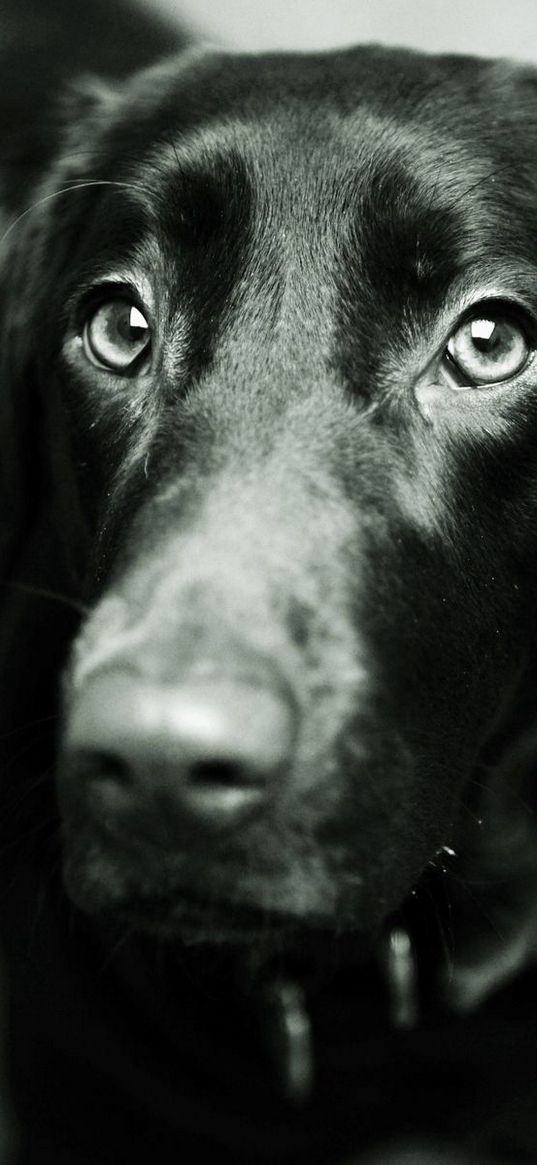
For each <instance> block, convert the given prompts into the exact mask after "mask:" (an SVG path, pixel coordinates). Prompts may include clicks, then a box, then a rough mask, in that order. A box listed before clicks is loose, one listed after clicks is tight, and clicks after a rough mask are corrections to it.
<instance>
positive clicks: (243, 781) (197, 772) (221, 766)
mask: <svg viewBox="0 0 537 1165" xmlns="http://www.w3.org/2000/svg"><path fill="white" fill-rule="evenodd" d="M189 778H190V783H191V784H192V785H193V786H206V787H207V786H213V787H214V788H222V789H241V788H248V787H250V786H255V785H257V784H258V783H259V781H260V779H261V774H257V773H256V772H255V771H254V770H253V769H252V767H251V766H250V767H246V765H242V764H240V763H239V762H237V761H235V762H233V761H221V760H216V759H215V760H199V761H194V762H192V763H191V764H190V766H189Z"/></svg>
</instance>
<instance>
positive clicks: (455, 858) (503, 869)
mask: <svg viewBox="0 0 537 1165" xmlns="http://www.w3.org/2000/svg"><path fill="white" fill-rule="evenodd" d="M530 690H532V689H531V688H530ZM536 754H537V731H536V729H535V727H534V725H533V724H532V725H531V726H530V727H528V728H526V729H520V728H519V729H518V730H517V731H516V732H515V736H514V743H512V744H510V745H509V747H508V749H506V750H505V751H504V753H503V755H502V757H501V762H500V764H499V765H497V767H496V768H495V769H494V770H488V771H487V769H486V768H485V771H484V773H483V777H484V781H483V785H482V787H480V788H477V787H476V788H475V792H476V793H477V796H473V797H472V803H471V805H468V804H466V805H465V806H464V809H463V813H464V817H465V820H464V824H463V828H462V832H461V837H460V845H459V847H458V849H457V852H456V853H453V854H452V853H451V851H449V850H448V851H447V854H446V853H444V855H443V856H444V858H445V861H444V862H443V874H444V876H446V875H447V879H448V884H446V887H445V890H446V898H447V900H448V902H449V909H450V922H451V936H452V937H451V947H452V949H451V951H450V958H449V966H448V967H447V969H446V972H445V975H444V995H445V998H446V1000H447V1002H448V1005H449V1006H451V1007H452V1008H453V1009H454V1010H457V1011H460V1012H465V1011H471V1010H473V1009H475V1008H476V1007H477V1006H478V1005H479V1004H480V1003H481V1002H482V1001H484V1000H485V999H486V998H487V997H488V996H490V995H491V994H493V993H494V992H495V991H497V990H500V989H501V988H502V987H504V986H506V985H507V984H508V983H509V981H510V980H512V979H513V978H514V977H515V976H516V975H517V974H519V973H520V972H522V971H523V970H524V969H525V968H526V967H527V966H529V965H531V964H532V963H534V962H535V960H536V959H537V827H536V822H535V817H534V813H533V805H532V789H531V785H532V783H533V781H534V768H535V756H536ZM491 771H493V776H492V778H491V776H490V772H491ZM448 863H449V865H448Z"/></svg>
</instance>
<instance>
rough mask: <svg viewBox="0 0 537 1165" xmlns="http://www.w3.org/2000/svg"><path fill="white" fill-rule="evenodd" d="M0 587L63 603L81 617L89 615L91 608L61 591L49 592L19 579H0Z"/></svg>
mask: <svg viewBox="0 0 537 1165" xmlns="http://www.w3.org/2000/svg"><path fill="white" fill-rule="evenodd" d="M0 586H2V587H13V588H14V589H15V590H19V591H24V592H25V593H26V594H29V595H35V596H36V598H41V599H50V600H51V601H52V602H56V603H63V604H64V605H65V606H66V607H72V608H73V610H74V611H77V612H78V614H79V615H87V614H88V612H89V607H87V606H86V605H85V604H84V603H81V602H80V601H79V600H78V599H73V598H72V597H71V596H70V595H64V594H62V593H61V591H53V590H49V589H48V587H38V586H34V585H33V583H24V582H19V580H18V579H10V578H2V579H0Z"/></svg>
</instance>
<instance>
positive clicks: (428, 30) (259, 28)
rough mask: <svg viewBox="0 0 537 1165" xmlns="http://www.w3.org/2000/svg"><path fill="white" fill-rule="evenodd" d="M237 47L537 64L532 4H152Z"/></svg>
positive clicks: (359, 0)
mask: <svg viewBox="0 0 537 1165" xmlns="http://www.w3.org/2000/svg"><path fill="white" fill-rule="evenodd" d="M151 3H152V4H154V5H155V6H158V7H160V8H162V9H163V10H164V11H166V12H168V13H169V12H176V13H178V14H182V15H183V16H185V17H186V19H187V21H188V23H189V24H191V25H193V26H194V27H195V28H198V29H201V31H202V32H204V33H205V34H206V35H208V36H209V37H213V38H215V39H217V40H219V41H226V42H227V43H229V44H231V45H234V46H236V47H239V48H245V49H264V48H299V49H310V48H324V47H327V48H328V47H332V46H335V45H340V44H349V43H352V42H354V41H370V40H377V41H384V42H386V43H389V44H404V45H415V46H416V47H417V48H425V49H430V50H431V51H442V50H446V49H454V50H456V51H459V52H461V51H462V52H471V53H478V54H484V55H492V56H504V55H508V56H516V57H521V58H526V59H530V60H535V59H536V58H537V0H470V2H469V3H468V2H465V0H377V3H374V2H373V0H328V2H327V0H151Z"/></svg>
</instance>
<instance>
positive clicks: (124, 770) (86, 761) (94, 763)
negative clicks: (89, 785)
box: [74, 749, 130, 785]
mask: <svg viewBox="0 0 537 1165" xmlns="http://www.w3.org/2000/svg"><path fill="white" fill-rule="evenodd" d="M74 759H75V764H76V772H77V777H78V778H80V779H81V780H83V781H84V780H87V781H106V780H109V781H113V782H114V784H117V785H127V784H128V783H129V781H130V769H129V765H128V763H127V762H126V761H125V760H124V759H123V758H122V757H120V756H116V755H115V754H114V753H112V752H100V751H99V750H97V749H95V750H92V749H80V750H79V751H77V752H76V753H75V757H74Z"/></svg>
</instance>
